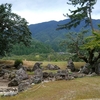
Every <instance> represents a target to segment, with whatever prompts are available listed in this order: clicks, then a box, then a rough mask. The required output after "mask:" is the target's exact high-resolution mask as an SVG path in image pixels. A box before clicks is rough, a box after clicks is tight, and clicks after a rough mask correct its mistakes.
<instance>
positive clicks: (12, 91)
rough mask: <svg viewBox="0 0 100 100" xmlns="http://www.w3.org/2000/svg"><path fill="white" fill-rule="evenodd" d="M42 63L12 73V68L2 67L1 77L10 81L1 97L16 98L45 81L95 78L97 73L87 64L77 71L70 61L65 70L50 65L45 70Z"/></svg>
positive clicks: (23, 67)
mask: <svg viewBox="0 0 100 100" xmlns="http://www.w3.org/2000/svg"><path fill="white" fill-rule="evenodd" d="M41 64H42V63H41V62H37V63H35V65H34V66H33V68H31V69H29V68H28V67H25V66H23V65H20V68H19V69H17V70H13V71H10V70H9V68H10V66H3V65H1V66H0V68H1V69H0V77H1V78H2V79H6V80H8V87H7V88H6V89H5V88H4V89H2V88H0V95H2V96H14V95H17V94H18V93H19V92H21V91H25V90H27V89H28V88H30V87H31V86H32V85H33V84H38V83H42V82H45V81H48V82H49V81H57V80H72V79H75V78H81V77H84V76H95V75H97V74H96V73H94V72H92V71H91V69H88V66H90V65H89V64H86V65H84V66H82V67H81V68H80V70H79V71H78V70H77V71H76V69H75V66H74V63H73V61H72V60H69V61H68V65H67V67H66V69H65V70H61V69H60V67H59V66H57V65H52V64H48V65H47V66H46V69H45V70H44V69H43V68H42V67H41ZM6 68H7V69H6ZM97 68H98V69H99V71H98V70H97V69H96V70H97V73H98V74H100V64H98V66H97ZM46 70H57V71H56V72H55V73H53V72H46ZM27 71H31V72H34V75H28V74H27Z"/></svg>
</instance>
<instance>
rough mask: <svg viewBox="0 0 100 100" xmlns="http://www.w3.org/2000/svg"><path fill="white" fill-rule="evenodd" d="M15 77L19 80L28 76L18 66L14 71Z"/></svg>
mask: <svg viewBox="0 0 100 100" xmlns="http://www.w3.org/2000/svg"><path fill="white" fill-rule="evenodd" d="M17 77H20V79H21V80H25V79H28V78H29V76H28V74H27V73H26V71H25V70H24V69H23V68H20V69H19V70H17V71H16V78H17Z"/></svg>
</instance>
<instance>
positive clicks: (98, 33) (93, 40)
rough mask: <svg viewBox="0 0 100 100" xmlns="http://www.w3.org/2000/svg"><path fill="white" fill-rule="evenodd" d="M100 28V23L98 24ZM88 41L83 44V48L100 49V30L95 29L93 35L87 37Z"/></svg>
mask: <svg viewBox="0 0 100 100" xmlns="http://www.w3.org/2000/svg"><path fill="white" fill-rule="evenodd" d="M98 26H99V28H100V25H98ZM86 40H87V41H88V42H87V43H86V44H84V45H83V46H82V49H89V50H92V49H95V51H96V50H97V51H98V50H100V30H95V31H93V35H91V36H89V37H87V38H86Z"/></svg>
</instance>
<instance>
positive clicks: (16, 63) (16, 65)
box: [14, 59, 23, 69]
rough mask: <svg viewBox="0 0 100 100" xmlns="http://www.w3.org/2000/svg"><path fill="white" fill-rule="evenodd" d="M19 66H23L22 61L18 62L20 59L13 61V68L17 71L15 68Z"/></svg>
mask: <svg viewBox="0 0 100 100" xmlns="http://www.w3.org/2000/svg"><path fill="white" fill-rule="evenodd" d="M20 64H22V65H23V61H22V60H20V59H17V60H15V62H14V67H15V68H16V69H17V68H18V66H19V65H20Z"/></svg>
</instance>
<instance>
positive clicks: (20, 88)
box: [18, 81, 30, 92]
mask: <svg viewBox="0 0 100 100" xmlns="http://www.w3.org/2000/svg"><path fill="white" fill-rule="evenodd" d="M29 87H30V83H29V82H28V81H27V82H22V83H20V84H19V85H18V92H21V91H24V90H26V89H28V88H29Z"/></svg>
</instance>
